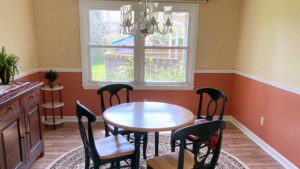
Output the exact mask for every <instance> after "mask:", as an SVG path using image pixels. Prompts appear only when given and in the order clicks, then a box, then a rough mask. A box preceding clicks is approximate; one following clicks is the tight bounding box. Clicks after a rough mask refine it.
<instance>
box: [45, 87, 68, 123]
mask: <svg viewBox="0 0 300 169" xmlns="http://www.w3.org/2000/svg"><path fill="white" fill-rule="evenodd" d="M63 88H64V87H63V86H61V85H55V86H54V87H53V88H50V86H48V85H46V86H43V87H42V88H41V90H42V91H43V100H44V104H42V107H43V108H44V115H45V119H44V122H43V123H44V124H45V125H46V126H53V127H54V129H56V126H57V125H63V123H64V121H63V114H62V112H63V106H64V103H63V102H62V95H61V91H62V89H63ZM46 92H50V93H51V100H50V101H46V97H45V93H46ZM55 92H58V94H59V100H58V101H56V100H55V99H54V93H55ZM55 109H60V116H58V117H57V116H55ZM47 110H50V111H51V112H52V118H51V116H49V117H50V118H48V116H47Z"/></svg>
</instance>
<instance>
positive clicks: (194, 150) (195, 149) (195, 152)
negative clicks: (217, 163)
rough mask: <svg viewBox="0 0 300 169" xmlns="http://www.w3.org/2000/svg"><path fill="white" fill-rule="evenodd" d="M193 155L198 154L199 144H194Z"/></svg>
mask: <svg viewBox="0 0 300 169" xmlns="http://www.w3.org/2000/svg"><path fill="white" fill-rule="evenodd" d="M193 154H197V142H196V141H194V142H193Z"/></svg>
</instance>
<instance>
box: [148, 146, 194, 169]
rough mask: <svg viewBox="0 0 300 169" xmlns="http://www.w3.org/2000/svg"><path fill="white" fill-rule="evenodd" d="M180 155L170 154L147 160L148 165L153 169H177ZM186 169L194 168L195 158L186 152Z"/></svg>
mask: <svg viewBox="0 0 300 169" xmlns="http://www.w3.org/2000/svg"><path fill="white" fill-rule="evenodd" d="M178 155H179V153H178V152H177V153H170V154H166V155H162V156H159V157H154V158H151V159H148V160H146V162H147V165H148V166H150V167H151V168H153V169H166V168H167V169H177V166H178V157H179V156H178ZM183 165H184V166H183V168H184V169H191V168H193V166H194V156H193V154H192V153H190V152H189V151H187V150H184V163H183Z"/></svg>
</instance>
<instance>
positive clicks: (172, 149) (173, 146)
mask: <svg viewBox="0 0 300 169" xmlns="http://www.w3.org/2000/svg"><path fill="white" fill-rule="evenodd" d="M173 132H174V131H172V133H173ZM175 144H176V141H175V140H172V139H171V152H175Z"/></svg>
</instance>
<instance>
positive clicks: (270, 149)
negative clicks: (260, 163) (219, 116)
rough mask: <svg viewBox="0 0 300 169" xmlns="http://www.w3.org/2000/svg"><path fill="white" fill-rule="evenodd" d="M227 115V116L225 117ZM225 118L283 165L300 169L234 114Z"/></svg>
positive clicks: (292, 168) (291, 168) (290, 168)
mask: <svg viewBox="0 0 300 169" xmlns="http://www.w3.org/2000/svg"><path fill="white" fill-rule="evenodd" d="M225 117H226V118H225ZM225 117H224V120H226V119H227V121H230V122H231V123H232V124H233V125H235V126H236V127H237V128H238V129H240V130H241V131H242V132H243V133H244V134H245V135H247V136H248V137H249V138H250V139H251V140H252V141H254V142H255V143H256V144H257V145H258V146H259V147H260V148H262V149H263V150H264V151H265V152H266V153H268V154H269V155H270V156H272V157H273V158H274V159H275V160H276V161H277V162H279V163H280V164H281V165H283V166H284V167H285V168H287V169H299V168H298V167H297V166H296V165H295V164H293V163H292V162H290V161H289V160H288V159H287V158H285V157H284V156H283V155H281V154H280V153H279V152H278V151H276V150H275V149H274V148H273V147H271V146H270V145H269V144H267V143H266V142H265V141H263V140H262V139H261V138H259V137H258V136H257V135H256V134H254V133H253V132H252V131H251V130H249V129H248V128H247V127H246V126H244V125H243V124H242V123H240V122H239V121H238V120H237V119H235V118H234V117H232V116H225Z"/></svg>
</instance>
